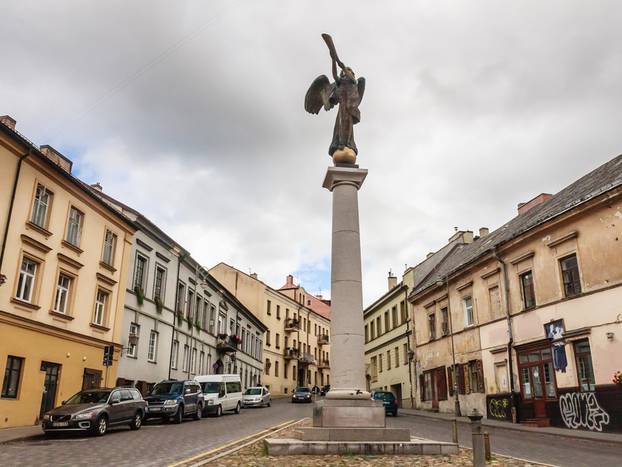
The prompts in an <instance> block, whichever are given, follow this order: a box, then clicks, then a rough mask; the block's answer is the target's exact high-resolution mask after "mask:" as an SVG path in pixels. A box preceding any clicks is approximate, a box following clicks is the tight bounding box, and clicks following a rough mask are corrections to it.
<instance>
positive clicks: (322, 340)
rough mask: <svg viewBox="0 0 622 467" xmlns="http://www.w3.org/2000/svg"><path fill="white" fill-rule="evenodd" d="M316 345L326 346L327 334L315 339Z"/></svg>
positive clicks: (327, 341)
mask: <svg viewBox="0 0 622 467" xmlns="http://www.w3.org/2000/svg"><path fill="white" fill-rule="evenodd" d="M317 344H318V345H328V344H329V340H328V334H321V335H320V336H319V337H318V338H317Z"/></svg>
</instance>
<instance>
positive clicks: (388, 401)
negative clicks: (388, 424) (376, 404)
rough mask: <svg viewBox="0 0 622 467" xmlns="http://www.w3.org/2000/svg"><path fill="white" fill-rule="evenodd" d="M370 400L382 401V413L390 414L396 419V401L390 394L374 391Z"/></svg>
mask: <svg viewBox="0 0 622 467" xmlns="http://www.w3.org/2000/svg"><path fill="white" fill-rule="evenodd" d="M371 398H372V399H373V400H376V401H382V405H384V413H390V414H391V415H393V416H394V417H397V399H396V398H395V396H394V395H393V393H392V392H389V391H374V392H372V395H371Z"/></svg>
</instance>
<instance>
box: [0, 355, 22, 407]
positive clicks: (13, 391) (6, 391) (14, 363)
mask: <svg viewBox="0 0 622 467" xmlns="http://www.w3.org/2000/svg"><path fill="white" fill-rule="evenodd" d="M23 364H24V359H23V358H21V357H14V356H13V355H9V356H8V357H7V359H6V368H5V369H4V380H3V381H2V397H7V398H10V399H17V393H18V391H19V383H20V379H21V378H20V377H21V374H22V366H23Z"/></svg>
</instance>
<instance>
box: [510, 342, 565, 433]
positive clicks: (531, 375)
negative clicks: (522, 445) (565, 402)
mask: <svg viewBox="0 0 622 467" xmlns="http://www.w3.org/2000/svg"><path fill="white" fill-rule="evenodd" d="M518 369H519V373H520V383H521V395H522V398H521V403H522V405H523V406H524V409H525V410H524V411H523V412H524V413H526V414H531V417H528V418H533V419H536V420H543V421H548V418H549V417H548V414H547V410H546V405H547V402H552V401H556V400H557V382H556V380H555V370H554V369H553V359H552V353H551V348H550V347H549V346H547V347H546V348H543V349H534V350H528V351H524V352H521V353H519V354H518Z"/></svg>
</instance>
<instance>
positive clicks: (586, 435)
mask: <svg viewBox="0 0 622 467" xmlns="http://www.w3.org/2000/svg"><path fill="white" fill-rule="evenodd" d="M399 413H400V414H402V415H408V416H411V417H426V418H435V419H437V420H447V421H451V420H453V419H454V416H453V414H450V413H440V412H430V411H427V410H417V409H400V412H399ZM458 422H460V423H466V424H469V423H471V421H470V420H469V419H468V418H467V417H458ZM482 425H484V426H491V427H495V428H501V429H504V430H515V431H527V432H531V433H537V434H543V433H544V434H547V435H554V436H566V437H568V438H579V439H587V440H591V441H601V442H608V443H620V444H622V434H619V433H600V432H595V431H585V430H570V429H567V428H557V427H543V428H538V427H531V426H525V425H521V424H520V423H510V422H501V421H498V420H487V419H486V418H482Z"/></svg>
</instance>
